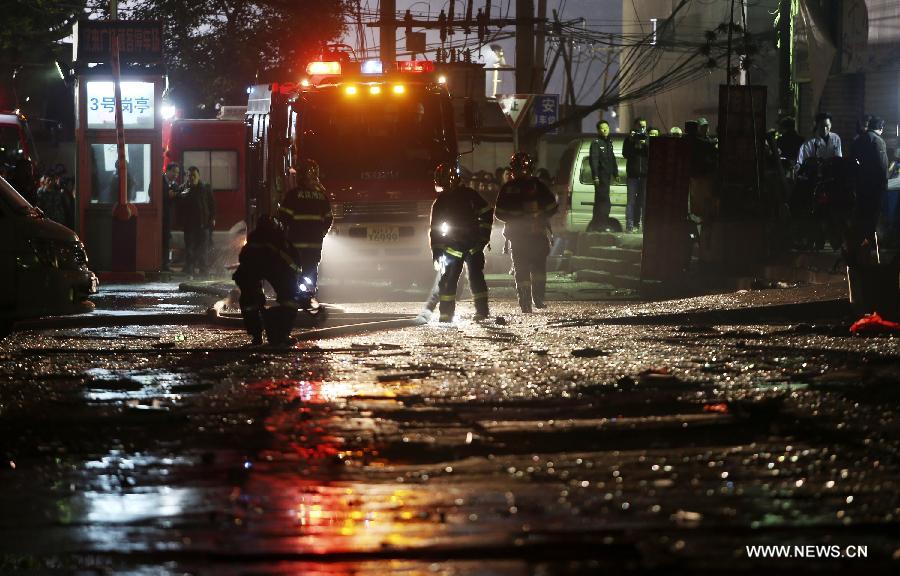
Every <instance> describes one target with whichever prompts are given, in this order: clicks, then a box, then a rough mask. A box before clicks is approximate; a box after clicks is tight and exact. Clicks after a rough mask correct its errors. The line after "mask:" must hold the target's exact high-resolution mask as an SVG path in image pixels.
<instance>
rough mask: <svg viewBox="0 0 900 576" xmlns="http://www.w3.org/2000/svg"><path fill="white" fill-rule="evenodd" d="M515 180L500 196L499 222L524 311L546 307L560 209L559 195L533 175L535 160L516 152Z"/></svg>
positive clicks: (498, 203) (498, 206)
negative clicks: (552, 226)
mask: <svg viewBox="0 0 900 576" xmlns="http://www.w3.org/2000/svg"><path fill="white" fill-rule="evenodd" d="M509 166H510V168H511V169H512V172H513V179H512V180H510V181H509V182H507V183H506V184H504V185H503V188H501V189H500V195H499V196H498V197H497V212H496V215H497V220H500V221H501V222H505V223H506V226H505V227H504V229H503V236H505V237H506V239H507V240H509V242H510V246H511V249H512V260H513V268H515V278H516V291H517V292H518V296H519V307H520V308H521V309H522V312H525V313H529V312H531V304H532V302H534V307H535V308H544V307H545V306H546V305H545V303H544V297H545V294H546V289H547V256H548V255H549V254H550V237H551V235H552V234H551V231H550V218H551V217H552V216H553V215H554V214H556V211H557V210H558V209H559V204H557V201H556V196H555V195H554V194H553V192H551V191H550V189H549V188H547V186H545V185H544V183H543V182H541V181H540V180H538V179H537V178H535V177H534V176H532V171H533V170H534V160H532V159H531V156H529V155H528V154H526V153H525V152H516V153H515V154H513V155H512V158H511V159H510V161H509Z"/></svg>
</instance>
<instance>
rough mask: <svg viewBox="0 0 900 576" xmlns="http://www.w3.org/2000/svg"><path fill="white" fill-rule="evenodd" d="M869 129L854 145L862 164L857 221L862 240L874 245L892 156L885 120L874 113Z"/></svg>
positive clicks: (856, 208)
mask: <svg viewBox="0 0 900 576" xmlns="http://www.w3.org/2000/svg"><path fill="white" fill-rule="evenodd" d="M867 128H868V129H867V131H866V133H865V134H863V135H861V136H859V138H858V139H857V140H856V141H855V143H854V145H853V153H854V154H855V156H856V161H857V162H858V163H859V172H858V178H857V186H856V207H855V210H854V218H853V220H854V228H855V229H856V234H857V236H858V239H859V240H861V241H865V240H868V241H869V243H870V244H874V240H875V227H876V226H877V225H878V217H879V215H880V212H881V205H882V203H883V201H884V195H885V194H886V193H887V184H888V158H887V149H886V146H885V144H884V140H883V139H882V138H881V133H882V132H883V131H884V120H882V119H881V118H879V117H877V116H872V117H871V118H870V119H869V122H868V126H867Z"/></svg>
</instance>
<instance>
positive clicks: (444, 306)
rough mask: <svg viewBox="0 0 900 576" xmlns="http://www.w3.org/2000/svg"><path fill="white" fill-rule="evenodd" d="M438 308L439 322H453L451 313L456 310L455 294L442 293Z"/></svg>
mask: <svg viewBox="0 0 900 576" xmlns="http://www.w3.org/2000/svg"><path fill="white" fill-rule="evenodd" d="M438 310H440V313H441V315H440V321H441V322H453V314H454V313H455V312H456V294H447V295H442V296H441V304H440V307H439V308H438Z"/></svg>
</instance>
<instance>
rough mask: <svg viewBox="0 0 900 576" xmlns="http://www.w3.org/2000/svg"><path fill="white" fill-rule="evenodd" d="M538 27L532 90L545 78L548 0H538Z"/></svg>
mask: <svg viewBox="0 0 900 576" xmlns="http://www.w3.org/2000/svg"><path fill="white" fill-rule="evenodd" d="M536 25H537V27H538V29H537V37H536V41H535V45H534V63H535V66H534V72H533V75H532V82H531V84H532V90H537V89H538V86H540V85H541V84H542V80H543V78H544V51H545V40H546V38H547V0H538V21H537V22H536Z"/></svg>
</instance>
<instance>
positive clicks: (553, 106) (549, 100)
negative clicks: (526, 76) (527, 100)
mask: <svg viewBox="0 0 900 576" xmlns="http://www.w3.org/2000/svg"><path fill="white" fill-rule="evenodd" d="M531 113H532V118H531V119H532V125H533V126H535V127H538V126H546V125H547V124H553V123H554V122H556V121H557V120H559V94H537V95H536V96H535V97H534V102H533V103H532V105H531ZM547 134H559V129H558V128H554V129H553V130H550V131H548V132H547Z"/></svg>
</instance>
